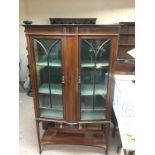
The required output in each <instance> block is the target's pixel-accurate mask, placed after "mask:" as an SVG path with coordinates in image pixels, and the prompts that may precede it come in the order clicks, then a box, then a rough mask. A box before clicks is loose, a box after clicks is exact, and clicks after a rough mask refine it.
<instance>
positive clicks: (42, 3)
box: [19, 0, 135, 80]
mask: <svg viewBox="0 0 155 155" xmlns="http://www.w3.org/2000/svg"><path fill="white" fill-rule="evenodd" d="M49 17H54V18H56V17H61V18H63V17H77V18H80V17H81V18H84V17H86V18H91V17H94V18H97V23H98V24H107V23H118V22H123V21H135V1H134V0H20V24H22V21H23V20H27V19H28V20H32V21H33V23H34V24H49V19H48V18H49ZM19 46H20V47H19V52H20V58H21V60H22V71H21V73H22V75H21V80H25V78H26V70H27V68H26V64H27V58H26V55H27V51H26V50H25V48H26V44H25V36H24V29H23V28H21V27H20V45H19Z"/></svg>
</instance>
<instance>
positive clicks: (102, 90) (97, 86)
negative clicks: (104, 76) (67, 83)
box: [81, 84, 107, 96]
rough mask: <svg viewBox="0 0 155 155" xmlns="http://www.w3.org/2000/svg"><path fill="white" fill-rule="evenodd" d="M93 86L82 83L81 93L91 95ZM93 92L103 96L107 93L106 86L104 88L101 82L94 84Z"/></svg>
mask: <svg viewBox="0 0 155 155" xmlns="http://www.w3.org/2000/svg"><path fill="white" fill-rule="evenodd" d="M93 88H94V85H93V84H83V85H82V86H81V95H82V96H87V95H88V96H89V95H93ZM94 94H95V95H102V96H104V95H106V94H107V88H105V87H104V86H103V85H101V84H95V93H94Z"/></svg>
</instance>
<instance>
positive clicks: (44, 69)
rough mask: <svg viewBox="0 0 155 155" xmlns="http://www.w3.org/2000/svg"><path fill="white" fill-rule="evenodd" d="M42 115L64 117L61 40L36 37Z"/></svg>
mask: <svg viewBox="0 0 155 155" xmlns="http://www.w3.org/2000/svg"><path fill="white" fill-rule="evenodd" d="M34 52H35V60H36V70H37V84H38V95H39V109H40V116H41V117H48V118H63V104H62V85H61V79H62V68H61V66H62V65H61V40H60V39H34Z"/></svg>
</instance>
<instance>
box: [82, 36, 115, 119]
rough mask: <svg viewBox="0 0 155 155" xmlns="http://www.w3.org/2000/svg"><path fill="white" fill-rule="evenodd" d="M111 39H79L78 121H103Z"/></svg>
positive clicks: (105, 108) (105, 107)
mask: <svg viewBox="0 0 155 155" xmlns="http://www.w3.org/2000/svg"><path fill="white" fill-rule="evenodd" d="M111 41H112V40H111V39H110V38H102V37H94V38H93V37H92V38H91V37H88V38H87V37H81V38H80V39H79V44H80V48H79V62H80V63H79V64H80V65H79V67H80V71H79V84H80V119H81V120H88V121H91V120H104V119H105V118H106V110H107V95H108V81H109V80H108V79H109V78H108V75H109V66H110V53H111Z"/></svg>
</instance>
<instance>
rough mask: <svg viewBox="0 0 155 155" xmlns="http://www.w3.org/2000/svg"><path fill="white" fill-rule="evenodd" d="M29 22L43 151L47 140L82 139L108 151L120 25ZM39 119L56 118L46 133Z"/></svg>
mask: <svg viewBox="0 0 155 155" xmlns="http://www.w3.org/2000/svg"><path fill="white" fill-rule="evenodd" d="M24 27H25V34H26V38H27V47H28V53H29V64H30V75H31V80H32V90H33V98H34V108H35V119H36V127H37V136H38V142H39V152H40V153H41V151H42V147H43V145H46V144H78V145H91V146H96V147H102V148H104V150H105V152H106V153H107V150H108V133H109V129H110V128H109V127H110V120H111V118H110V116H111V107H112V106H111V105H112V95H113V86H112V77H111V75H112V74H113V72H114V64H115V63H114V62H115V59H116V56H117V48H118V38H119V30H120V26H119V25H117V24H115V25H96V24H93V25H91V24H85V25H84V24H53V25H52V24H51V25H24ZM40 122H42V123H43V122H44V123H45V122H48V123H51V122H53V123H52V125H51V126H50V125H49V126H48V127H47V128H46V129H45V130H44V133H43V135H41V134H40V125H39V123H40Z"/></svg>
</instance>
